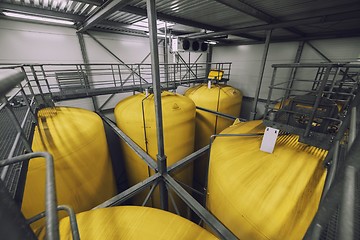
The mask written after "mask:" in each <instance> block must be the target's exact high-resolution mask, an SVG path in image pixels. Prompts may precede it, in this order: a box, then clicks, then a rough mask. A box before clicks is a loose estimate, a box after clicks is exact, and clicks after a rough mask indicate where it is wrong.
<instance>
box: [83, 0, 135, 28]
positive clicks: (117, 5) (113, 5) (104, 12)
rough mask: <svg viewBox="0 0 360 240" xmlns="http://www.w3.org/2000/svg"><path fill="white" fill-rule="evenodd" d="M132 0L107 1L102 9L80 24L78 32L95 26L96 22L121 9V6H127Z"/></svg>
mask: <svg viewBox="0 0 360 240" xmlns="http://www.w3.org/2000/svg"><path fill="white" fill-rule="evenodd" d="M131 1H132V0H113V1H107V2H106V3H104V4H103V5H102V6H101V9H100V10H99V11H97V12H95V13H94V14H92V15H91V16H90V17H89V18H87V19H86V20H85V22H84V23H83V24H82V25H81V26H80V28H79V30H78V32H84V31H86V30H88V29H90V28H91V27H93V26H94V25H95V24H96V23H98V22H101V21H102V20H104V19H105V18H106V17H108V16H109V15H110V14H112V13H114V12H115V11H118V10H121V8H123V7H125V6H126V5H127V4H128V3H129V2H131Z"/></svg>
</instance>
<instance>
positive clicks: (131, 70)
mask: <svg viewBox="0 0 360 240" xmlns="http://www.w3.org/2000/svg"><path fill="white" fill-rule="evenodd" d="M86 34H87V35H88V36H89V37H91V38H92V39H93V40H94V41H95V42H96V43H97V44H99V45H100V46H101V47H102V48H104V49H105V50H106V51H107V52H108V53H109V54H111V56H113V57H114V58H115V59H116V60H118V61H119V62H120V63H122V64H123V65H124V66H125V67H126V68H128V69H129V70H130V72H131V73H132V74H135V75H137V76H138V77H139V78H140V79H141V80H143V81H144V82H147V81H146V80H145V79H144V78H142V77H141V76H140V75H139V74H138V73H137V72H135V71H134V70H133V69H132V68H131V67H130V66H129V65H127V64H126V63H125V62H124V61H123V60H121V59H120V58H119V57H118V56H116V55H115V54H114V53H113V52H112V51H110V49H108V48H107V47H106V46H105V45H104V44H102V43H101V42H100V41H99V40H97V39H96V38H95V37H94V36H93V35H92V34H90V33H88V32H87V33H86Z"/></svg>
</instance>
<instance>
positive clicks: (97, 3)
mask: <svg viewBox="0 0 360 240" xmlns="http://www.w3.org/2000/svg"><path fill="white" fill-rule="evenodd" d="M76 1H77V2H82V3H87V4H91V5H94V6H101V5H103V4H104V2H105V1H102V0H76Z"/></svg>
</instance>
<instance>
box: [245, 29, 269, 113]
mask: <svg viewBox="0 0 360 240" xmlns="http://www.w3.org/2000/svg"><path fill="white" fill-rule="evenodd" d="M271 33H272V30H269V31H268V32H267V34H266V40H265V46H264V53H263V56H262V60H261V66H260V73H259V78H258V84H257V88H256V92H255V98H254V102H253V107H252V111H251V112H250V119H252V120H255V118H256V108H257V104H258V100H259V95H260V89H261V85H262V80H263V76H264V71H265V65H266V59H267V55H268V52H269V45H270V39H271Z"/></svg>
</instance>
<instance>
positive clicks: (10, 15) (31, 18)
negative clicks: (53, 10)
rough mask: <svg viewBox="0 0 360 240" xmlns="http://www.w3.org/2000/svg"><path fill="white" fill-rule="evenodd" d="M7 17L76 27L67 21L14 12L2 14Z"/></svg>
mask: <svg viewBox="0 0 360 240" xmlns="http://www.w3.org/2000/svg"><path fill="white" fill-rule="evenodd" d="M2 13H3V14H4V15H5V16H8V17H14V18H21V19H27V20H34V21H41V22H48V23H57V24H64V25H74V22H72V21H67V20H60V19H55V18H48V17H40V16H34V15H28V14H22V13H14V12H5V11H4V12H2Z"/></svg>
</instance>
